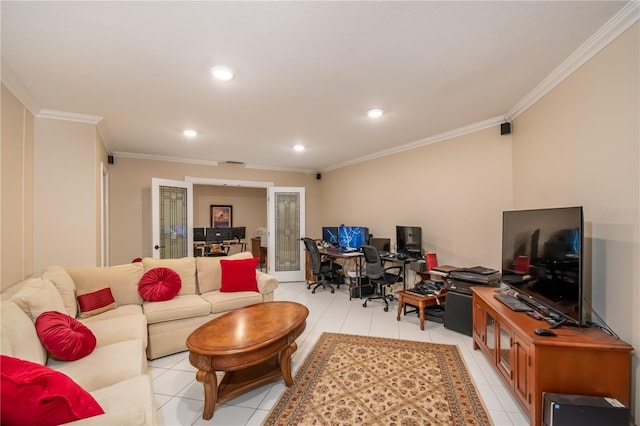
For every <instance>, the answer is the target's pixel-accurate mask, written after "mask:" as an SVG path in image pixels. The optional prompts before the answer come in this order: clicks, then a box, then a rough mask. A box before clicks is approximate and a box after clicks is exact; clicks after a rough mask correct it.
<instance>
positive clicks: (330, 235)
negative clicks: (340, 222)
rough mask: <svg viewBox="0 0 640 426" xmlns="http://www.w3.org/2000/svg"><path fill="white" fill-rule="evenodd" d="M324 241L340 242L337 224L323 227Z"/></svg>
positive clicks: (330, 242)
mask: <svg viewBox="0 0 640 426" xmlns="http://www.w3.org/2000/svg"><path fill="white" fill-rule="evenodd" d="M322 241H324V242H327V243H329V244H335V245H337V244H338V227H337V226H323V227H322Z"/></svg>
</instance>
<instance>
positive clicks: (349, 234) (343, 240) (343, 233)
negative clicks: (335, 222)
mask: <svg viewBox="0 0 640 426" xmlns="http://www.w3.org/2000/svg"><path fill="white" fill-rule="evenodd" d="M368 242H369V229H368V228H366V227H364V226H339V227H338V244H339V245H340V247H344V248H349V249H358V250H360V249H361V248H362V246H363V245H365V244H367V243H368Z"/></svg>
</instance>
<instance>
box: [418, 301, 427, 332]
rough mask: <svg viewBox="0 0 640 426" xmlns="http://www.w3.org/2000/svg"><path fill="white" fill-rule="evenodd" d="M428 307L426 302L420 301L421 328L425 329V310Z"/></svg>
mask: <svg viewBox="0 0 640 426" xmlns="http://www.w3.org/2000/svg"><path fill="white" fill-rule="evenodd" d="M425 309H426V304H425V303H422V302H421V303H420V304H419V306H418V310H419V311H420V330H424V310H425Z"/></svg>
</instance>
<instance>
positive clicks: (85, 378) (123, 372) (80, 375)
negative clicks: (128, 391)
mask: <svg viewBox="0 0 640 426" xmlns="http://www.w3.org/2000/svg"><path fill="white" fill-rule="evenodd" d="M47 365H48V366H49V367H51V368H53V369H54V370H57V371H60V372H61V373H64V374H66V375H67V376H69V377H70V378H71V379H72V380H73V381H74V382H76V383H77V384H79V385H80V386H82V388H83V389H85V390H87V391H89V392H93V391H94V390H96V389H100V388H104V387H106V386H111V385H113V384H115V383H118V382H121V381H123V380H126V379H130V378H131V377H135V376H139V375H141V374H146V373H147V358H146V356H145V353H144V348H143V347H142V341H141V340H126V341H123V342H117V343H113V344H111V345H106V346H97V347H96V348H95V349H94V351H93V352H91V353H90V354H89V355H87V356H86V357H84V358H81V359H79V360H77V361H73V362H61V361H56V360H52V359H50V360H49V362H48V363H47Z"/></svg>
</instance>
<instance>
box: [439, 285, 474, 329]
mask: <svg viewBox="0 0 640 426" xmlns="http://www.w3.org/2000/svg"><path fill="white" fill-rule="evenodd" d="M472 315H473V307H472V297H471V296H470V295H468V294H462V293H456V292H454V291H449V292H448V293H447V299H446V302H445V305H444V326H445V328H448V329H449V330H453V331H457V332H458V333H462V334H466V335H467V336H472V334H473V318H472Z"/></svg>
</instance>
